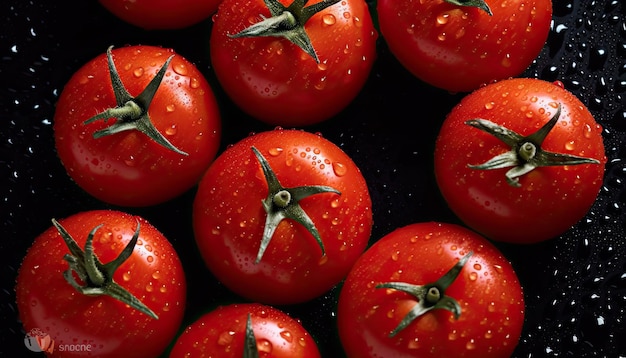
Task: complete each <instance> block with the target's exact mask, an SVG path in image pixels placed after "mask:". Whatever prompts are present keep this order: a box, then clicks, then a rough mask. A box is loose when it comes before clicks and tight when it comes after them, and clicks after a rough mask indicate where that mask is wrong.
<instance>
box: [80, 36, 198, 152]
mask: <svg viewBox="0 0 626 358" xmlns="http://www.w3.org/2000/svg"><path fill="white" fill-rule="evenodd" d="M112 48H113V47H112V46H111V47H109V48H108V49H107V61H108V66H109V74H110V77H111V85H112V86H113V93H114V94H115V102H116V107H113V108H107V109H106V110H104V111H102V112H100V113H98V114H96V115H95V116H93V117H91V118H89V119H87V120H86V121H85V122H84V123H83V124H89V123H92V122H94V121H97V120H100V119H102V120H104V121H105V122H106V121H108V120H109V119H110V118H115V119H116V121H115V122H114V123H113V124H111V125H110V126H109V127H107V128H104V129H101V130H98V131H96V132H94V134H93V137H94V138H96V139H97V138H100V137H104V136H107V135H112V134H115V133H119V132H122V131H128V130H138V131H140V132H142V133H144V134H145V135H147V136H148V137H150V139H152V140H154V141H155V142H157V143H159V144H160V145H162V146H163V147H165V148H167V149H169V150H172V151H174V152H176V153H178V154H181V155H188V154H187V153H185V152H183V151H182V150H180V149H178V148H176V147H175V146H174V145H173V144H172V143H170V141H168V140H167V138H165V137H164V136H163V134H161V133H160V132H159V131H158V130H157V129H156V128H155V127H154V124H153V123H152V120H151V119H150V116H149V115H148V108H150V103H152V99H153V98H154V95H155V94H156V91H157V90H158V89H159V86H160V85H161V82H162V81H163V76H165V72H166V71H167V67H168V66H169V64H170V62H171V61H172V58H173V57H174V55H172V56H170V57H169V58H168V59H167V60H166V61H165V63H164V64H163V66H162V67H161V68H160V69H159V72H157V74H156V76H154V78H152V80H151V81H150V83H148V86H146V88H145V89H144V90H143V91H142V92H141V93H140V94H139V95H138V96H137V97H133V96H131V94H130V93H128V90H126V87H124V84H123V83H122V80H121V79H120V75H119V73H118V72H117V69H116V68H115V63H113V55H112V53H111V49H112Z"/></svg>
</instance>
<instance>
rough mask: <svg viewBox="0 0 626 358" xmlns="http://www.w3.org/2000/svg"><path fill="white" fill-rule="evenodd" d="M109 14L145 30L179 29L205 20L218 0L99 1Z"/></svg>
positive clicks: (213, 9)
mask: <svg viewBox="0 0 626 358" xmlns="http://www.w3.org/2000/svg"><path fill="white" fill-rule="evenodd" d="M99 2H100V4H102V6H104V7H105V8H106V9H107V10H109V11H110V12H111V13H112V14H113V15H115V16H117V17H118V18H120V19H122V20H123V21H126V22H128V23H129V24H131V25H135V26H138V27H141V28H144V29H147V30H167V29H181V28H184V27H188V26H191V25H195V24H196V23H199V22H200V21H202V20H205V19H208V18H209V17H210V16H211V15H212V14H213V13H214V12H215V11H216V10H217V6H218V5H219V3H220V0H206V1H205V0H178V1H168V0H156V1H155V0H133V1H129V0H99Z"/></svg>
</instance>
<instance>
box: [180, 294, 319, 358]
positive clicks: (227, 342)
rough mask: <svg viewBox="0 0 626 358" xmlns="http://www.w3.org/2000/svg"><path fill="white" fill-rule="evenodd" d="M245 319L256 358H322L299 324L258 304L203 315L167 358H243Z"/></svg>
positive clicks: (235, 305)
mask: <svg viewBox="0 0 626 358" xmlns="http://www.w3.org/2000/svg"><path fill="white" fill-rule="evenodd" d="M248 315H249V316H250V324H251V327H252V331H253V332H254V339H255V341H256V343H255V344H254V347H255V348H256V350H257V352H258V357H259V358H320V357H321V356H320V352H319V350H318V349H317V344H316V343H315V340H314V339H313V337H311V335H310V334H309V332H307V330H306V329H305V328H304V327H303V326H302V323H301V322H300V320H298V319H297V318H295V317H291V316H289V315H288V314H287V313H285V312H283V311H281V310H279V309H278V308H275V307H272V306H266V305H262V304H258V303H241V304H238V303H234V304H230V305H226V306H220V307H217V308H216V309H215V310H213V311H211V312H208V313H206V314H204V315H202V316H201V317H200V318H198V319H197V320H196V321H195V322H193V323H192V324H190V325H189V326H187V327H186V328H185V330H184V331H183V333H182V334H181V335H180V337H178V339H177V340H176V344H175V345H174V348H173V349H172V352H171V354H170V356H169V357H170V358H187V357H220V358H241V357H245V355H244V354H243V352H244V347H245V346H246V343H247V341H246V334H247V333H246V327H247V320H248Z"/></svg>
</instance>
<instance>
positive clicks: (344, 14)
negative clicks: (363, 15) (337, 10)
mask: <svg viewBox="0 0 626 358" xmlns="http://www.w3.org/2000/svg"><path fill="white" fill-rule="evenodd" d="M343 18H344V19H349V18H350V13H349V12H347V11H345V12H344V13H343Z"/></svg>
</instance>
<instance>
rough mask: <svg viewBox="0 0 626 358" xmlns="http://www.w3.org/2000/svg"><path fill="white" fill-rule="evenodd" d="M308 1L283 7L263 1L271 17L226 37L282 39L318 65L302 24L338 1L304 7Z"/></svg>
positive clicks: (274, 2)
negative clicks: (304, 53)
mask: <svg viewBox="0 0 626 358" xmlns="http://www.w3.org/2000/svg"><path fill="white" fill-rule="evenodd" d="M307 1H308V0H294V2H292V3H291V5H289V6H287V7H285V6H284V5H283V4H281V3H280V2H279V1H278V0H265V4H266V5H267V8H268V9H269V11H270V14H271V15H272V16H271V17H268V18H266V17H264V16H263V15H261V17H262V18H263V20H262V21H260V22H257V23H256V24H253V25H251V26H249V27H247V28H245V29H243V30H242V31H240V32H239V33H236V34H234V35H228V36H229V37H230V38H237V37H262V36H272V37H282V38H285V39H287V40H289V41H290V42H292V43H293V44H295V45H296V46H298V47H300V48H301V49H302V50H303V51H304V52H306V53H307V54H309V55H310V56H311V57H313V59H314V60H315V62H317V63H320V60H319V58H318V57H317V53H316V52H315V49H314V48H313V44H312V43H311V39H309V36H308V35H307V33H306V31H305V30H304V24H305V23H306V22H307V21H308V20H309V19H310V18H311V17H312V16H313V15H315V14H316V13H318V12H320V11H322V10H324V9H325V8H327V7H329V6H332V5H334V4H336V3H338V2H339V0H323V1H321V2H318V3H316V4H313V5H310V6H306V7H305V6H304V5H306V3H307Z"/></svg>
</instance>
